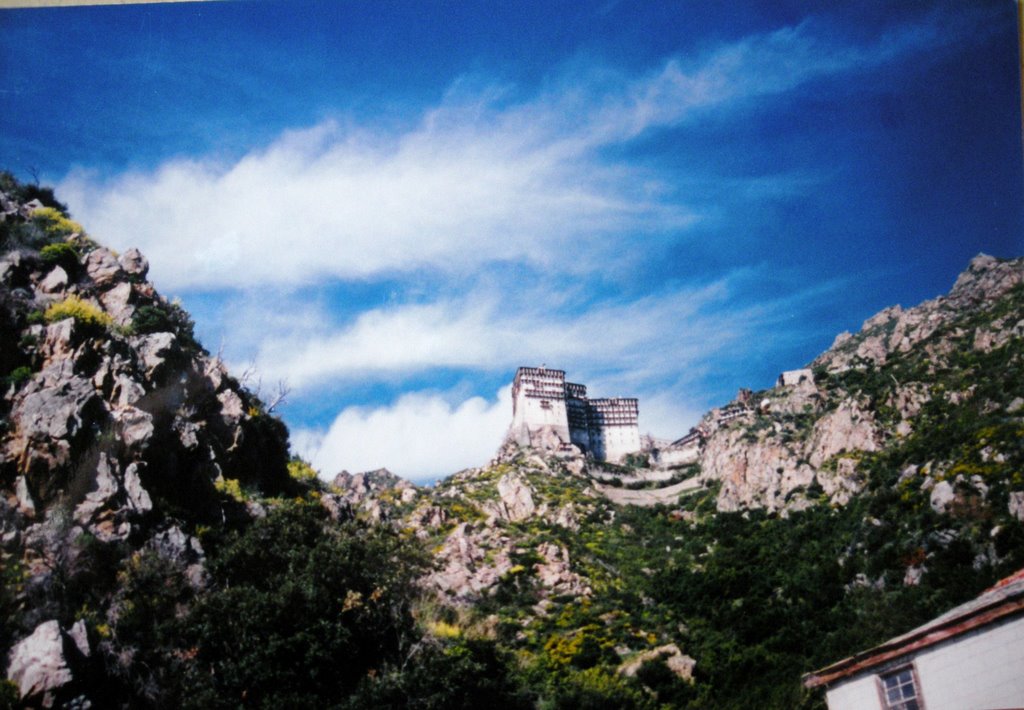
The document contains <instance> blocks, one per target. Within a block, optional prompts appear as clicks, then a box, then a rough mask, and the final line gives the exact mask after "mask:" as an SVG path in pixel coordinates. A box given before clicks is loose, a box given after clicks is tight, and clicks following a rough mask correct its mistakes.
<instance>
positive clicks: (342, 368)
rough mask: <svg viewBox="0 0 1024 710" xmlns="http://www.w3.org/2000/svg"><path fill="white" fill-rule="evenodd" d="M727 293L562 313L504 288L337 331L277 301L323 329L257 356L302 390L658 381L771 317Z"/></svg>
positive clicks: (682, 294)
mask: <svg viewBox="0 0 1024 710" xmlns="http://www.w3.org/2000/svg"><path fill="white" fill-rule="evenodd" d="M728 293H729V288H728V284H727V280H721V281H718V282H715V283H712V284H710V285H707V286H703V287H696V288H688V289H677V290H675V291H672V292H668V293H665V294H658V295H651V296H645V297H642V298H638V299H634V300H627V301H622V302H619V301H603V302H602V301H586V302H584V303H583V304H579V303H575V302H573V301H571V300H570V301H564V300H563V302H562V303H561V304H559V295H558V294H556V293H553V292H550V291H548V290H546V289H544V288H543V287H536V286H535V287H528V286H527V287H523V288H520V289H516V288H515V284H511V285H510V284H504V287H503V288H502V287H499V288H496V289H495V290H489V289H482V288H480V289H473V290H471V291H469V292H467V293H465V294H460V295H458V296H455V297H452V298H447V299H442V300H432V301H429V302H426V303H407V304H400V305H396V306H389V307H382V308H374V309H370V310H367V311H364V312H362V313H360V314H359V315H358V316H357V317H355V318H354V320H353V321H352V322H350V323H346V324H344V325H342V326H340V327H336V328H332V327H331V326H330V325H328V323H329V320H330V319H329V318H328V316H327V314H322V317H320V318H317V317H316V316H313V315H310V307H309V306H306V307H304V306H303V305H302V303H301V300H302V296H301V295H299V296H296V297H294V298H295V303H294V304H290V303H288V302H287V301H285V302H282V301H280V300H278V302H277V304H278V307H279V308H280V309H281V310H282V311H283V312H287V313H296V314H297V317H298V319H299V321H300V322H312V321H316V322H319V323H320V326H319V327H317V328H315V329H309V330H308V331H306V332H305V333H304V334H302V335H301V336H299V334H298V333H296V331H295V328H294V326H293V325H292V324H290V323H280V325H281V326H282V330H280V331H276V332H275V330H273V328H272V323H273V321H270V322H269V323H264V325H263V327H264V330H263V334H262V337H261V338H260V339H259V340H258V341H257V342H258V346H257V348H256V350H255V352H254V353H253V355H254V359H255V361H256V363H257V366H258V367H259V369H260V371H261V372H262V373H264V376H265V377H268V378H270V379H271V380H277V379H287V380H288V382H289V384H290V385H291V386H293V387H295V388H297V389H300V390H301V389H304V388H310V387H316V386H318V385H321V384H323V383H324V382H325V381H339V380H341V381H344V380H351V379H361V378H365V377H392V376H394V375H395V374H396V373H401V374H415V373H422V372H424V371H428V370H431V369H439V368H464V369H475V370H481V371H494V370H502V369H508V368H510V367H511V368H514V367H515V366H516V365H517V364H521V363H524V362H552V363H553V362H574V363H577V366H578V367H581V368H586V367H589V368H593V369H594V370H598V369H600V368H601V366H602V363H610V362H613V363H615V367H616V369H621V370H630V371H632V372H633V373H637V374H640V373H647V374H648V375H649V374H651V373H653V372H658V371H659V370H660V369H661V368H663V367H665V366H666V365H667V364H668V362H667V361H668V360H671V361H672V367H671V369H676V368H677V367H678V366H679V364H680V363H686V362H692V361H693V360H696V359H697V358H704V357H708V356H710V355H712V354H713V353H714V352H715V351H716V350H718V349H719V348H721V347H722V346H723V345H724V344H726V343H728V342H730V341H732V340H733V339H735V338H736V337H741V336H742V335H743V334H745V333H746V332H748V331H749V329H750V327H751V325H752V324H751V320H752V319H753V318H754V317H756V316H757V315H758V314H759V313H761V312H762V311H763V307H758V308H756V309H744V308H742V307H740V308H735V307H730V306H729V305H728V304H727V298H728ZM250 307H251V308H254V309H255V310H257V311H258V310H260V308H261V307H262V306H261V304H260V303H258V302H255V303H252V304H251V305H250ZM304 308H305V315H303V310H304ZM314 310H315V309H314ZM254 318H255V316H254ZM268 326H271V327H268ZM661 371H662V372H663V370H661Z"/></svg>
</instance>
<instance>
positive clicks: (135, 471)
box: [124, 461, 153, 513]
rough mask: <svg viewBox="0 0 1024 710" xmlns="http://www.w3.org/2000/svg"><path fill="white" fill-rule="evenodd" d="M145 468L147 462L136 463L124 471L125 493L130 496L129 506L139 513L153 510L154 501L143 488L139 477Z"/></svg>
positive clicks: (129, 465)
mask: <svg viewBox="0 0 1024 710" xmlns="http://www.w3.org/2000/svg"><path fill="white" fill-rule="evenodd" d="M145 468H146V464H145V462H142V461H134V462H132V463H130V464H128V467H127V468H125V470H124V492H125V494H126V495H127V496H128V504H129V505H130V506H131V508H132V509H133V510H134V511H135V512H137V513H148V512H149V511H151V510H152V509H153V501H152V499H151V498H150V497H149V493H148V492H147V491H146V489H145V488H143V487H142V477H141V476H140V475H139V474H140V473H141V472H142V471H143V470H145Z"/></svg>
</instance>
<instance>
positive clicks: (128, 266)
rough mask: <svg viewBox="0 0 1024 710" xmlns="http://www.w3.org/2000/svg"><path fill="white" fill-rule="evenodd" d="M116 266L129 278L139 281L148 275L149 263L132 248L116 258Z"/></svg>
mask: <svg viewBox="0 0 1024 710" xmlns="http://www.w3.org/2000/svg"><path fill="white" fill-rule="evenodd" d="M117 263H118V265H120V267H121V268H122V269H123V270H124V272H125V273H126V274H128V275H129V276H131V277H133V278H135V279H137V280H139V281H141V280H143V279H145V278H146V274H148V273H149V261H147V260H146V257H144V256H143V255H142V252H141V251H139V250H138V249H136V248H135V247H132V248H131V249H129V250H128V251H126V252H125V253H124V254H122V255H121V256H119V257H118V259H117Z"/></svg>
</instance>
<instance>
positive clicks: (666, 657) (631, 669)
mask: <svg viewBox="0 0 1024 710" xmlns="http://www.w3.org/2000/svg"><path fill="white" fill-rule="evenodd" d="M658 660H660V661H663V662H664V663H665V667H666V668H668V669H669V670H670V671H672V673H674V674H675V676H676V677H677V678H679V679H680V680H685V681H691V680H693V669H694V668H696V667H697V661H695V660H694V659H692V658H690V657H689V656H687V655H686V654H685V653H683V652H682V651H680V650H679V647H678V646H676V645H675V644H674V643H669V644H665V645H664V646H658V647H657V648H652V649H651V650H649V651H644V652H643V653H639V654H637V655H636V656H635V657H634V658H632V659H630V660H629V661H627V662H626V663H623V664H622V665H621V666H619V673H621V674H622V675H624V676H627V677H630V678H632V677H633V676H635V675H636V673H637V671H639V670H640V667H641V666H643V664H645V663H647V662H648V661H658Z"/></svg>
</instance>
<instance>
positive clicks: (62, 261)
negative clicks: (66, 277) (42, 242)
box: [39, 242, 80, 274]
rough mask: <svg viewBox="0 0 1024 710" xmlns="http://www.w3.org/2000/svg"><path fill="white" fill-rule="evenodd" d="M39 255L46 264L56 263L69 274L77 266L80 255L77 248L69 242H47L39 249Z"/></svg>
mask: <svg viewBox="0 0 1024 710" xmlns="http://www.w3.org/2000/svg"><path fill="white" fill-rule="evenodd" d="M39 255H40V256H42V257H43V261H45V262H46V263H48V264H56V265H57V266H59V267H61V268H62V269H64V270H65V271H67V272H68V273H69V274H70V273H72V272H73V271H75V269H77V268H78V264H79V261H80V257H79V255H78V250H77V249H75V247H74V245H72V244H70V243H69V242H56V243H55V244H47V245H46V246H44V247H43V248H42V249H40V250H39Z"/></svg>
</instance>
